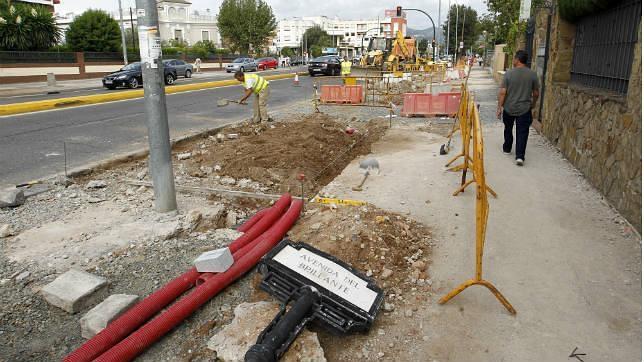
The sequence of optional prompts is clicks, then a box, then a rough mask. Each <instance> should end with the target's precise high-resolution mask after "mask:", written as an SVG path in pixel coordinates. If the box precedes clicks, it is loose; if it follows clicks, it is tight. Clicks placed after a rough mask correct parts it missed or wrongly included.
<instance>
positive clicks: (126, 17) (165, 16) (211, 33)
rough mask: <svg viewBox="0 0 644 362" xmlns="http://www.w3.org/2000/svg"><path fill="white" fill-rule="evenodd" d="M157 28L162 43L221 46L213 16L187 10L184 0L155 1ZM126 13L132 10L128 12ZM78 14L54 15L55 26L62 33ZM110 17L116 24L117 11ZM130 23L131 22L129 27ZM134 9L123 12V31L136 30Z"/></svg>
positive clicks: (118, 18)
mask: <svg viewBox="0 0 644 362" xmlns="http://www.w3.org/2000/svg"><path fill="white" fill-rule="evenodd" d="M157 3H158V11H159V28H160V33H161V40H162V41H170V40H173V39H174V40H183V41H185V42H186V43H188V45H193V44H194V43H196V42H198V41H200V40H211V41H212V42H214V43H215V45H216V46H218V47H221V37H220V36H219V30H218V28H217V17H216V16H215V15H214V14H212V13H210V10H209V9H207V10H206V11H203V12H199V11H197V10H191V9H190V5H191V3H190V2H188V1H185V0H164V1H158V2H157ZM130 10H131V11H132V12H131V13H130ZM78 15H79V14H75V13H68V14H65V15H60V14H56V24H58V26H59V28H60V29H61V31H62V32H63V39H62V41H63V42H64V34H65V31H67V29H68V28H69V24H70V23H71V22H72V21H73V20H74V18H76V16H78ZM110 15H111V16H112V18H114V19H115V20H116V21H120V16H119V12H118V11H113V12H111V13H110ZM132 23H134V24H133V25H132ZM136 25H137V19H136V9H130V8H124V9H123V28H124V29H126V31H127V29H131V28H132V26H134V28H136Z"/></svg>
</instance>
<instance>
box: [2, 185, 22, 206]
mask: <svg viewBox="0 0 644 362" xmlns="http://www.w3.org/2000/svg"><path fill="white" fill-rule="evenodd" d="M24 203H25V193H24V192H23V191H22V190H18V189H10V190H4V191H0V207H16V206H20V205H22V204H24Z"/></svg>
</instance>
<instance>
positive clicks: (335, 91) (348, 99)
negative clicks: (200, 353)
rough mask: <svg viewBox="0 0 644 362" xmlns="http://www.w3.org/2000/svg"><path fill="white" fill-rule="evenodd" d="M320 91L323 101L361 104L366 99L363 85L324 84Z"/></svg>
mask: <svg viewBox="0 0 644 362" xmlns="http://www.w3.org/2000/svg"><path fill="white" fill-rule="evenodd" d="M320 91H321V94H320V102H322V103H348V104H360V103H362V102H363V99H364V98H363V94H364V93H363V91H362V86H361V85H323V86H321V87H320Z"/></svg>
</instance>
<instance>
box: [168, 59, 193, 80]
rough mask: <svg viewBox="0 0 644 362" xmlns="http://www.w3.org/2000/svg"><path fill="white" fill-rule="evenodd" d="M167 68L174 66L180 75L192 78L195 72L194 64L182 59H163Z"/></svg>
mask: <svg viewBox="0 0 644 362" xmlns="http://www.w3.org/2000/svg"><path fill="white" fill-rule="evenodd" d="M163 66H164V67H166V68H174V70H175V71H176V74H177V75H178V76H182V77H186V78H190V77H192V73H193V72H194V70H193V67H192V64H190V63H186V62H184V61H183V60H181V59H167V60H164V61H163Z"/></svg>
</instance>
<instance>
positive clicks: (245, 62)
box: [226, 58, 257, 73]
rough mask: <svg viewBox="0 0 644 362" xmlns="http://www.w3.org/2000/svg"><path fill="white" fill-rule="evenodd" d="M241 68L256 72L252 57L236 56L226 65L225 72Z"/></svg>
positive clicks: (244, 70) (245, 70)
mask: <svg viewBox="0 0 644 362" xmlns="http://www.w3.org/2000/svg"><path fill="white" fill-rule="evenodd" d="M238 70H241V71H242V72H256V71H257V63H256V62H255V60H254V59H253V58H237V59H235V60H233V62H232V63H230V64H228V65H226V72H227V73H230V72H236V71H238Z"/></svg>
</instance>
